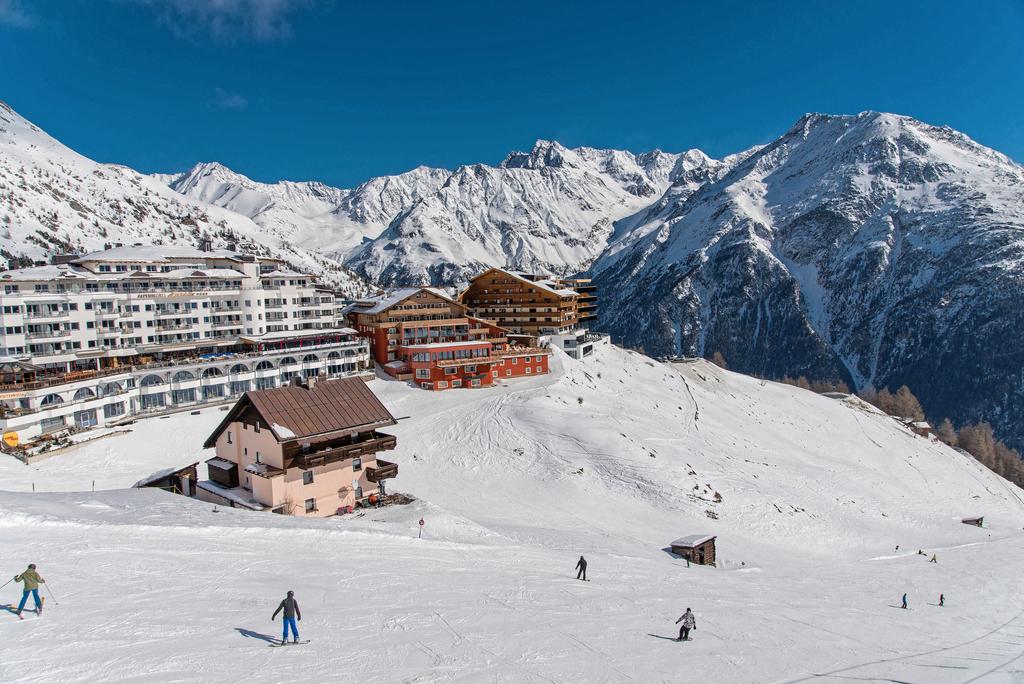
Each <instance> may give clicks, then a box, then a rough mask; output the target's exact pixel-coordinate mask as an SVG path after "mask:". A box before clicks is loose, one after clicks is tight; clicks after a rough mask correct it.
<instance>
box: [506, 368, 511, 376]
mask: <svg viewBox="0 0 1024 684" xmlns="http://www.w3.org/2000/svg"><path fill="white" fill-rule="evenodd" d="M509 375H512V369H511V368H509V369H507V370H506V371H505V376H506V377H508V376H509Z"/></svg>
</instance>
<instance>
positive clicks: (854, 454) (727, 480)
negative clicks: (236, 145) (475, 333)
mask: <svg viewBox="0 0 1024 684" xmlns="http://www.w3.org/2000/svg"><path fill="white" fill-rule="evenodd" d="M556 354H558V355H557V356H556V357H555V359H554V360H553V368H554V372H553V373H552V374H551V375H549V376H544V377H537V378H533V379H529V380H525V381H521V382H516V383H514V384H511V383H510V384H508V385H506V386H502V387H497V388H494V389H487V390H480V391H473V392H469V391H466V392H446V393H441V394H430V393H427V392H423V391H419V390H414V389H412V388H410V387H407V386H405V385H403V384H401V383H397V382H389V381H384V380H377V381H374V382H373V388H374V390H375V391H376V392H378V394H379V395H380V396H381V397H382V399H383V401H384V402H385V404H386V405H387V406H388V407H389V408H390V409H391V411H392V413H393V414H394V415H395V416H396V417H399V418H400V420H399V423H398V425H397V426H395V427H394V428H393V429H392V431H393V432H394V433H395V434H397V435H398V449H397V450H396V451H395V452H394V453H393V454H391V455H389V460H392V457H393V460H395V461H397V462H398V463H399V464H400V475H399V478H398V479H397V480H396V481H394V483H393V484H392V486H391V490H392V491H399V490H400V491H406V492H409V493H412V494H414V495H416V496H417V497H418V498H419V500H418V501H417V502H416V503H414V504H412V505H409V506H396V507H391V508H388V509H382V510H378V511H374V512H372V513H370V514H367V515H365V516H361V517H360V516H346V517H343V518H331V519H326V520H300V519H296V518H285V517H280V516H272V515H268V514H258V513H249V512H244V511H239V510H234V509H227V510H225V509H218V510H217V512H214V511H213V507H212V506H210V505H208V504H204V503H201V502H197V501H193V500H189V499H185V498H183V497H176V496H173V495H169V494H165V493H163V492H159V491H152V490H130V489H124V488H125V487H127V486H129V485H130V484H131V483H132V482H134V481H136V480H138V479H139V478H140V477H143V476H144V475H146V474H148V473H149V472H152V471H154V470H158V469H160V468H163V467H167V466H171V465H181V464H185V463H190V462H192V461H194V460H197V459H200V458H202V457H203V456H205V454H202V453H200V452H199V451H198V449H197V447H196V446H195V443H196V442H198V441H200V440H201V438H202V436H204V435H205V431H206V430H208V429H209V428H210V426H211V425H213V424H215V423H216V419H217V417H218V416H219V415H220V414H219V412H218V411H216V410H206V411H203V412H202V413H201V414H200V415H198V416H191V415H188V414H183V415H179V416H174V417H172V418H168V419H166V420H148V421H141V422H139V423H137V424H136V425H135V426H133V432H131V433H129V434H125V435H118V436H111V437H108V438H105V439H103V440H97V441H95V442H91V443H89V444H86V445H83V446H81V447H79V448H78V449H77V450H75V451H71V452H68V453H65V454H61V455H59V456H56V457H54V458H52V459H50V460H48V461H44V462H41V463H38V464H36V465H35V466H32V467H26V466H24V465H21V464H20V463H15V464H14V466H17V467H13V466H12V465H11V464H9V463H6V462H3V461H0V478H2V480H0V483H2V484H0V489H3V490H6V491H3V492H0V545H2V546H0V548H3V550H4V553H3V561H2V566H3V567H2V568H0V573H7V574H8V575H13V574H14V573H16V572H20V571H21V570H23V569H24V565H25V564H26V563H28V562H35V563H37V564H38V565H39V570H40V572H41V574H42V575H43V576H44V577H46V578H47V579H48V580H49V582H50V585H51V586H50V588H51V589H52V590H53V592H54V596H55V597H56V599H57V600H58V601H59V605H53V604H49V605H48V606H47V609H46V614H45V615H44V616H43V617H41V618H38V619H37V618H36V617H35V616H33V615H28V616H27V619H26V620H25V621H22V622H19V621H18V620H17V619H16V618H15V617H14V616H13V615H8V616H5V615H4V614H3V613H2V612H0V681H4V682H8V681H12V682H92V681H105V682H112V681H116V682H135V681H138V682H142V681H145V682H153V681H161V682H163V681H188V682H191V681H218V682H247V683H248V682H283V681H328V680H339V679H340V680H345V679H356V678H357V679H359V680H361V681H382V682H383V681H387V682H392V681H403V682H413V681H415V682H435V681H441V682H479V681H491V682H534V681H537V682H551V681H554V682H579V681H597V682H602V681H604V682H620V681H637V682H652V681H653V682H659V681H663V682H675V681H680V680H683V679H687V680H690V681H726V682H751V681H757V682H762V681H767V682H794V681H811V680H812V679H813V680H815V681H847V680H849V679H851V678H852V679H867V680H870V679H887V680H896V681H905V682H968V681H991V682H1012V681H1020V680H1021V678H1022V677H1024V612H1022V610H1021V608H1022V607H1024V601H1022V599H1024V583H1022V582H1021V581H1020V579H1019V575H1020V573H1019V568H1020V567H1021V564H1022V563H1024V493H1022V492H1021V491H1020V490H1019V489H1017V488H1015V487H1013V486H1012V485H1010V484H1008V483H1007V482H1006V481H1005V480H1003V479H1002V478H999V477H998V476H996V475H994V474H992V473H990V472H988V471H986V470H985V469H983V468H982V467H981V466H979V465H978V464H977V463H976V462H974V461H973V460H971V459H970V458H968V457H965V456H963V455H961V454H959V453H957V452H955V451H952V450H950V449H947V448H946V447H944V446H941V445H938V444H936V443H934V442H930V441H928V440H925V439H923V438H920V437H916V436H914V435H912V434H911V433H909V432H907V431H906V430H905V429H904V428H902V427H901V426H899V425H898V424H897V423H896V422H895V421H893V420H891V419H890V418H887V417H885V416H882V415H880V414H878V413H877V412H876V411H874V410H873V409H871V408H869V407H866V406H864V405H862V404H860V403H859V402H856V401H853V402H851V401H838V400H833V399H828V398H825V397H821V396H818V395H815V394H812V393H810V392H806V391H803V390H799V389H797V388H793V387H789V386H785V385H779V384H775V383H765V382H760V381H757V380H755V379H752V378H749V377H746V376H741V375H737V374H733V373H728V372H725V371H722V370H720V369H718V368H716V367H714V366H712V365H710V364H707V363H705V362H696V363H693V364H675V365H665V364H660V363H656V362H654V361H653V360H651V359H648V358H646V357H644V356H642V355H639V354H635V353H632V352H626V351H623V350H621V349H618V348H614V347H612V348H609V349H604V350H600V351H599V352H598V353H597V354H596V355H595V356H594V357H591V358H589V359H586V360H585V361H583V362H575V361H571V360H569V359H567V358H565V357H564V356H562V355H560V353H558V352H556ZM95 469H99V470H102V471H103V473H104V476H103V477H102V478H100V477H99V476H97V491H96V492H91V491H84V492H82V491H75V490H78V489H81V487H80V486H79V482H80V481H81V474H82V473H88V472H90V471H92V470H95ZM118 473H121V474H120V475H118ZM90 481H91V478H90ZM32 482H35V483H36V489H37V493H35V494H33V493H31V492H30V491H29V490H30V489H31V483H32ZM43 483H47V484H43ZM61 490H66V491H61ZM716 492H717V493H718V494H719V495H720V498H721V501H720V502H717V503H716V501H715V499H716V497H715V493H716ZM708 511H711V512H712V513H713V514H714V515H716V516H717V519H712V518H711V517H708V513H707V512H708ZM968 515H985V516H986V524H987V526H988V527H987V528H986V529H978V528H973V527H968V526H965V525H962V524H961V523H960V522H959V519H960V518H961V517H964V516H968ZM420 517H423V518H424V520H425V522H426V525H425V527H424V534H423V538H422V539H418V538H417V525H416V521H417V520H418V519H419V518H420ZM691 533H709V534H716V535H718V556H719V565H718V567H717V568H704V567H697V566H693V567H690V568H687V567H686V564H685V562H683V561H680V560H678V559H675V558H673V557H672V556H670V555H668V554H667V553H665V551H664V550H663V549H664V547H666V546H667V545H668V543H669V542H670V541H671V540H672V539H675V538H677V537H679V536H682V535H685V534H691ZM897 544H898V545H899V547H900V548H899V551H896V545H897ZM918 549H922V550H925V551H926V552H927V554H928V555H927V556H920V555H917V553H916V552H917V550H918ZM932 553H936V554H937V556H938V563H929V562H927V559H928V558H929V557H930V555H931V554H932ZM580 554H584V555H585V556H586V557H587V559H588V561H589V569H588V572H589V577H590V579H591V581H590V582H586V583H584V582H580V581H577V580H576V579H575V571H574V570H573V566H574V564H575V562H576V559H577V558H578V556H579V555H580ZM288 589H294V590H295V592H296V598H297V599H298V601H299V604H300V606H301V609H302V613H303V616H304V618H305V619H304V620H303V621H301V622H300V623H299V630H300V635H301V636H302V638H303V639H311V643H310V644H308V645H304V646H298V647H289V648H284V649H270V648H267V646H268V645H269V644H268V641H267V640H268V639H272V638H277V637H279V636H280V632H279V630H280V621H279V620H278V621H277V622H273V623H272V622H270V615H271V613H272V612H273V610H274V608H275V607H276V605H277V603H278V602H279V601H280V600H281V599H282V598H283V597H284V593H285V591H286V590H288ZM903 592H907V593H908V594H909V599H910V608H911V609H910V610H907V611H904V610H900V609H899V608H898V607H897V606H898V604H899V599H900V596H901V595H902V593H903ZM940 592H942V593H944V594H945V596H946V606H945V607H942V608H939V607H938V606H935V605H931V604H935V603H937V600H938V596H939V593H940ZM18 596H19V592H18V590H17V589H16V588H15V587H14V585H13V584H12V585H9V586H8V587H5V588H4V589H2V590H0V602H7V601H11V602H13V601H15V600H16V599H17V598H18ZM687 607H691V608H693V610H694V612H695V614H696V616H697V630H696V632H694V633H693V634H692V636H693V637H694V640H693V641H692V642H687V643H677V642H674V641H670V640H669V638H671V637H674V636H675V634H676V628H675V627H674V626H673V623H674V621H675V620H676V618H678V617H679V616H680V615H681V614H682V612H683V611H684V610H685V609H686V608H687Z"/></svg>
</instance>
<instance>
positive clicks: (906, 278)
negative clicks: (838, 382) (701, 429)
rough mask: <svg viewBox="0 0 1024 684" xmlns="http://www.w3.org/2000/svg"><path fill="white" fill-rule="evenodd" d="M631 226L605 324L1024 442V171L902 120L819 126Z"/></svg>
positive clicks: (647, 340)
mask: <svg viewBox="0 0 1024 684" xmlns="http://www.w3.org/2000/svg"><path fill="white" fill-rule="evenodd" d="M673 193H674V188H673V189H670V191H669V192H668V193H667V194H666V195H665V196H664V197H663V198H662V199H661V200H659V202H658V203H656V204H655V205H653V206H652V207H650V208H647V209H645V210H643V211H642V212H640V213H638V214H637V215H635V216H633V217H630V218H629V219H627V220H626V221H625V223H627V224H628V225H629V230H628V231H624V234H623V235H622V236H621V237H620V238H619V239H618V241H617V242H618V243H619V244H620V245H623V246H618V247H617V244H616V243H613V244H612V246H611V248H610V249H609V250H607V251H606V252H605V253H604V255H603V256H602V257H601V259H600V260H598V262H597V263H596V264H595V265H594V267H593V272H594V274H596V278H597V282H598V285H599V287H600V295H601V297H602V306H601V312H602V320H601V325H602V327H604V328H605V329H608V330H610V331H611V332H613V333H614V334H615V335H616V336H617V337H619V338H620V339H622V340H623V341H625V342H626V343H627V344H633V345H641V346H643V347H644V348H645V349H646V350H647V351H648V352H651V353H655V354H690V355H710V354H711V353H713V352H715V351H721V352H722V353H723V354H724V355H725V357H726V359H727V360H728V362H729V365H730V368H733V369H738V370H742V371H746V372H753V373H762V374H765V375H770V376H781V375H782V374H783V373H789V374H790V375H795V374H804V375H807V376H808V377H842V378H844V379H847V380H852V381H854V382H855V383H856V385H857V386H859V387H864V386H867V385H874V386H879V387H881V386H891V387H896V386H899V385H901V384H907V385H909V386H910V387H912V388H913V389H914V391H915V392H916V393H917V395H918V396H919V397H920V398H921V400H922V402H923V403H924V407H925V409H926V411H927V412H928V413H929V415H931V416H933V417H937V418H941V417H943V416H950V417H952V418H953V419H954V420H955V421H956V422H958V423H962V422H965V421H968V420H972V421H973V420H978V419H982V418H985V419H988V420H990V421H992V422H994V423H996V424H998V425H999V426H1000V428H1001V429H1002V430H1003V432H1004V434H1006V435H1007V436H1012V437H1013V438H1014V440H1015V443H1016V444H1017V445H1020V444H1021V443H1022V438H1024V408H1022V406H1024V402H1022V401H1021V399H1024V341H1022V333H1024V308H1022V307H1021V306H1020V298H1021V295H1022V292H1024V287H1022V286H1024V271H1022V269H1021V264H1022V261H1024V169H1022V168H1021V167H1020V166H1018V165H1017V164H1015V163H1013V162H1012V161H1010V160H1009V159H1008V158H1006V157H1005V156H1004V155H1002V154H999V153H998V152H995V151H993V150H990V149H988V148H986V147H983V146H982V145H979V144H978V143H976V142H974V141H972V140H971V139H969V138H968V137H967V136H965V135H963V134H961V133H958V132H956V131H954V130H952V129H950V128H946V127H941V128H940V127H935V126H929V125H927V124H923V123H921V122H918V121H915V120H913V119H910V118H907V117H902V116H896V115H892V114H878V113H864V114H861V115H859V116H825V115H820V114H811V115H807V116H805V117H803V118H802V119H800V121H798V122H797V123H796V125H795V126H793V128H791V129H790V130H789V131H788V132H786V133H785V134H784V135H783V136H782V137H780V138H779V139H778V140H776V141H775V142H773V143H772V144H770V145H767V146H765V147H763V148H761V149H759V150H757V151H755V152H754V153H753V154H751V155H750V156H749V157H747V158H746V159H744V160H742V161H740V162H739V163H738V164H737V165H736V166H735V167H734V168H733V169H732V170H731V171H729V172H728V173H727V174H725V175H724V176H723V177H721V178H720V179H718V180H716V181H713V182H710V183H708V184H706V185H704V186H703V187H701V188H700V189H699V190H697V191H695V192H676V193H675V195H674V194H673Z"/></svg>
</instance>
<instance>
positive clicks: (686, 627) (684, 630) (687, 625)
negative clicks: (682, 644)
mask: <svg viewBox="0 0 1024 684" xmlns="http://www.w3.org/2000/svg"><path fill="white" fill-rule="evenodd" d="M680 622H681V623H683V626H682V627H680V628H679V638H678V639H676V641H687V640H689V638H690V630H691V629H697V619H696V618H695V617H693V613H692V612H690V609H689V608H687V609H686V612H685V613H683V614H682V615H681V616H680V617H679V619H678V620H676V624H677V625H678V624H679V623H680Z"/></svg>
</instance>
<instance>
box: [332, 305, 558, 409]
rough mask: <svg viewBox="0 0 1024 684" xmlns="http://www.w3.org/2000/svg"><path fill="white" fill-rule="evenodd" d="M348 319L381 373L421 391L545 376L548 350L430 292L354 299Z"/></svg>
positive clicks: (463, 306) (487, 384)
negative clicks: (512, 334) (414, 385)
mask: <svg viewBox="0 0 1024 684" xmlns="http://www.w3.org/2000/svg"><path fill="white" fill-rule="evenodd" d="M348 316H349V319H350V322H351V325H352V327H353V328H355V329H356V331H358V333H359V334H360V335H362V336H364V337H366V338H368V339H369V340H370V347H371V351H370V353H371V355H372V356H373V358H374V360H375V361H377V363H378V364H380V365H381V367H382V368H383V369H384V371H385V372H387V373H388V374H389V375H392V376H393V377H397V378H399V379H402V380H412V381H413V382H415V383H416V384H417V385H419V386H420V387H422V388H424V389H431V390H444V389H455V388H460V387H461V388H473V387H487V386H490V385H492V384H494V382H495V381H496V380H499V379H504V378H513V377H521V376H526V375H540V374H545V373H547V372H548V357H549V355H550V351H549V350H547V349H540V348H538V347H537V346H536V341H535V340H525V339H523V338H522V336H515V337H514V339H513V340H510V338H509V331H508V330H506V329H505V328H503V327H501V326H499V325H497V324H496V323H494V322H493V321H489V320H484V319H482V318H479V317H477V316H474V315H471V314H470V312H469V310H468V308H467V307H466V306H465V305H464V304H463V303H461V302H459V301H458V300H456V299H453V298H451V297H449V296H447V295H446V294H445V293H443V292H441V291H439V290H436V289H433V288H425V287H424V288H410V289H405V290H399V291H397V292H395V293H393V294H390V295H385V296H382V297H376V298H372V299H365V300H360V301H357V302H355V303H354V304H353V305H351V306H350V308H349V312H348ZM524 343H525V345H524Z"/></svg>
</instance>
